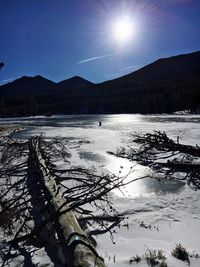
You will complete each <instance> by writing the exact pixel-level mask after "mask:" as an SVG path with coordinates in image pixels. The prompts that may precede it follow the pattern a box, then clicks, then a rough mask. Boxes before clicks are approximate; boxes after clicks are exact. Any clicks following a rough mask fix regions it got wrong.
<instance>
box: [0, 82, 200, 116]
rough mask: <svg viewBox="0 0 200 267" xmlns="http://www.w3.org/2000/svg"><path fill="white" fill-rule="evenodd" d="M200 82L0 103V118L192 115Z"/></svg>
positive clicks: (198, 100) (198, 98)
mask: <svg viewBox="0 0 200 267" xmlns="http://www.w3.org/2000/svg"><path fill="white" fill-rule="evenodd" d="M199 107H200V79H198V78H196V79H189V80H180V81H167V82H166V81H164V82H163V81H162V82H154V83H140V84H136V83H134V84H133V83H131V82H130V83H128V82H127V83H126V84H120V83H119V84H118V83H117V82H115V83H114V85H113V84H112V85H109V84H106V86H105V87H103V86H102V87H101V86H99V85H98V86H96V87H93V88H90V89H87V90H83V91H80V90H79V91H78V92H77V93H76V92H74V93H71V94H67V92H65V93H58V92H57V93H55V94H53V95H52V94H51V95H48V94H43V95H36V96H28V97H26V96H24V97H22V96H21V97H19V98H18V97H16V98H15V99H1V100H0V115H1V117H8V116H31V115H51V114H94V113H105V114H106V113H141V114H152V113H171V112H175V111H179V110H190V111H191V112H196V111H197V110H198V108H199Z"/></svg>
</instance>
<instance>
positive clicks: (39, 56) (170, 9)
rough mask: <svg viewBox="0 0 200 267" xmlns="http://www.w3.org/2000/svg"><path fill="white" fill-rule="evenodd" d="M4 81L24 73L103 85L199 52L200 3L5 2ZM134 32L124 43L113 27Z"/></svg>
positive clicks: (0, 20) (0, 28)
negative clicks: (122, 21)
mask: <svg viewBox="0 0 200 267" xmlns="http://www.w3.org/2000/svg"><path fill="white" fill-rule="evenodd" d="M0 14H1V16H0V34H1V39H0V61H4V62H5V64H6V65H5V67H4V68H3V69H2V70H1V72H0V82H1V84H2V83H3V82H5V81H11V80H12V79H16V78H19V77H21V76H24V75H26V76H34V75H38V74H39V75H42V76H44V77H46V78H48V79H51V80H53V81H56V82H57V81H61V80H64V79H67V78H70V77H72V76H75V75H79V76H81V77H83V78H85V79H88V80H90V81H92V82H102V81H105V80H109V79H114V78H116V77H119V76H122V75H125V74H127V73H130V72H132V71H134V70H136V69H138V68H140V67H142V66H144V65H146V64H148V63H150V62H152V61H154V60H156V59H158V58H160V57H168V56H172V55H176V54H182V53H189V52H193V51H197V50H200V15H199V14H200V1H199V0H56V1H55V0H42V1H41V0H0ZM126 14H128V16H129V17H130V18H131V19H132V20H133V22H134V25H135V28H136V34H135V36H133V38H132V39H131V41H129V42H127V43H125V44H123V45H122V46H119V44H118V43H117V42H116V40H115V39H114V38H113V35H112V30H111V27H110V25H111V24H112V22H113V21H114V20H115V19H116V18H118V17H119V18H120V17H121V16H122V15H126Z"/></svg>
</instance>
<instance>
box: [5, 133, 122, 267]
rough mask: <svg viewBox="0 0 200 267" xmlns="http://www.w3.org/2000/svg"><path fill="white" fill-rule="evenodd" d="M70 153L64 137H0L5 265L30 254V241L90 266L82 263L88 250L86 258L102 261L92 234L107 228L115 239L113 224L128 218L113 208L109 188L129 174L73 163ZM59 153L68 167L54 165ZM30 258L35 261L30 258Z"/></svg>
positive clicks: (66, 259)
mask: <svg viewBox="0 0 200 267" xmlns="http://www.w3.org/2000/svg"><path fill="white" fill-rule="evenodd" d="M69 157H70V153H69V152H68V150H67V143H66V142H65V140H64V141H61V140H57V139H55V140H53V141H49V142H47V141H45V140H44V139H42V138H41V137H38V138H32V139H31V140H29V141H25V142H18V141H15V140H14V139H13V138H12V136H6V137H5V136H4V137H1V138H0V185H1V192H0V227H1V228H2V229H3V231H4V241H5V242H4V243H3V245H2V247H1V255H0V256H1V264H2V266H5V265H9V262H11V261H12V260H13V257H18V256H19V255H21V253H22V251H23V256H24V257H27V255H28V251H27V246H30V245H31V246H34V247H35V248H41V247H46V245H47V244H48V247H49V246H51V247H52V249H51V251H52V250H53V251H54V253H55V255H54V256H56V257H57V261H58V262H59V264H60V263H62V264H64V265H65V266H66V265H67V266H68V267H71V266H83V267H85V266H90V265H89V262H91V261H88V263H86V261H83V260H82V262H81V259H82V256H81V255H84V253H83V251H85V255H86V254H87V257H88V259H89V258H93V265H92V266H94V264H96V266H104V263H103V260H102V259H101V258H100V257H99V256H98V253H97V252H96V249H95V240H94V238H93V236H95V235H99V234H104V233H106V232H109V233H110V236H111V239H112V238H113V228H114V227H115V226H117V225H119V224H120V222H121V221H122V220H123V219H124V218H125V216H124V215H120V214H119V213H118V212H117V211H116V210H115V209H114V208H113V207H112V202H111V198H110V195H109V193H110V192H111V191H112V190H113V189H114V188H120V187H121V186H123V185H124V183H125V179H126V176H124V177H119V176H114V175H108V174H102V175H98V174H97V173H96V172H95V170H91V169H85V168H82V167H72V166H70V165H69ZM61 158H62V160H63V162H65V164H66V168H62V169H60V168H58V167H59V166H56V165H55V163H56V160H58V161H59V160H60V159H61ZM86 205H87V207H86ZM88 205H90V206H91V207H92V210H89V209H88ZM94 211H95V212H94ZM96 214H98V215H96ZM64 229H65V230H64ZM81 246H82V247H84V249H82V250H80V247H81ZM76 250H78V252H76ZM72 252H73V253H72ZM77 253H78V254H77ZM73 254H74V255H76V256H73ZM77 255H79V256H77ZM89 255H91V256H90V257H89ZM78 259H79V260H78ZM28 260H29V261H30V266H31V264H32V263H31V258H30V257H29V259H28ZM75 260H76V261H75ZM55 264H56V263H55ZM80 264H82V265H80Z"/></svg>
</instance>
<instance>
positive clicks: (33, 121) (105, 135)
mask: <svg viewBox="0 0 200 267" xmlns="http://www.w3.org/2000/svg"><path fill="white" fill-rule="evenodd" d="M100 121H101V127H99V122H100ZM1 123H2V124H8V125H14V126H19V127H24V128H25V130H24V131H21V132H18V133H16V134H15V137H16V138H20V139H28V138H29V137H30V136H33V135H41V134H42V135H44V137H45V138H47V139H52V138H55V137H56V138H61V139H63V138H64V139H65V140H67V141H68V142H69V149H70V152H71V154H72V158H71V164H72V165H83V166H94V167H95V168H96V169H97V171H98V172H100V173H101V172H107V171H109V172H110V173H115V174H118V172H119V170H121V169H120V166H123V171H122V173H121V175H125V174H127V173H128V172H129V170H130V168H131V167H132V166H134V163H132V162H129V161H128V160H126V159H120V158H116V157H114V156H112V155H109V154H108V153H107V151H113V152H115V151H116V150H117V148H120V147H125V148H126V147H128V145H129V140H130V135H131V133H134V132H142V133H144V132H152V131H153V130H158V131H165V132H166V133H167V134H168V135H169V136H170V137H172V138H177V136H179V138H180V142H183V143H186V144H192V145H196V144H198V145H200V141H199V140H200V115H163V116H161V115H157V116H156V115H149V116H148V115H145V116H143V115H127V114H121V115H67V116H52V117H30V118H12V119H1ZM145 172H147V170H146V169H145V168H142V167H141V166H137V167H136V168H135V169H134V173H132V174H131V175H130V176H129V178H130V179H132V178H134V177H135V178H137V177H141V176H144V175H145ZM179 190H183V183H181V182H180V183H178V182H174V183H172V182H165V183H163V182H162V183H160V182H157V181H155V180H152V179H151V180H149V179H146V180H141V181H137V182H134V183H132V184H130V185H129V186H127V187H126V188H125V189H124V193H125V195H126V196H129V197H135V196H138V195H141V194H151V193H168V192H171V193H177V192H178V191H179ZM115 193H116V194H118V193H119V195H120V194H121V193H120V192H117V191H116V192H115Z"/></svg>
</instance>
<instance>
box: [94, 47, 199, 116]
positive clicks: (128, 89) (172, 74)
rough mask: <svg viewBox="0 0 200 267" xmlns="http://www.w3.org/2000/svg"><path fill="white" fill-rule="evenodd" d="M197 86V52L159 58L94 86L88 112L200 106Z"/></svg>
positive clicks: (139, 110) (137, 111)
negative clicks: (93, 94) (126, 73)
mask: <svg viewBox="0 0 200 267" xmlns="http://www.w3.org/2000/svg"><path fill="white" fill-rule="evenodd" d="M199 85H200V51H198V52H194V53H190V54H184V55H178V56H173V57H169V58H164V59H159V60H157V61H155V62H153V63H151V64H149V65H147V66H145V67H143V68H141V69H139V70H137V71H135V72H133V73H130V74H128V75H125V76H123V77H120V78H117V79H114V80H111V81H106V82H104V83H101V84H99V85H97V86H96V87H95V91H96V92H95V97H93V100H92V103H91V104H90V107H91V112H97V113H98V112H103V113H162V112H173V111H177V110H181V109H193V110H195V109H196V108H198V107H200V86H199ZM95 109H96V110H95Z"/></svg>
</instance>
